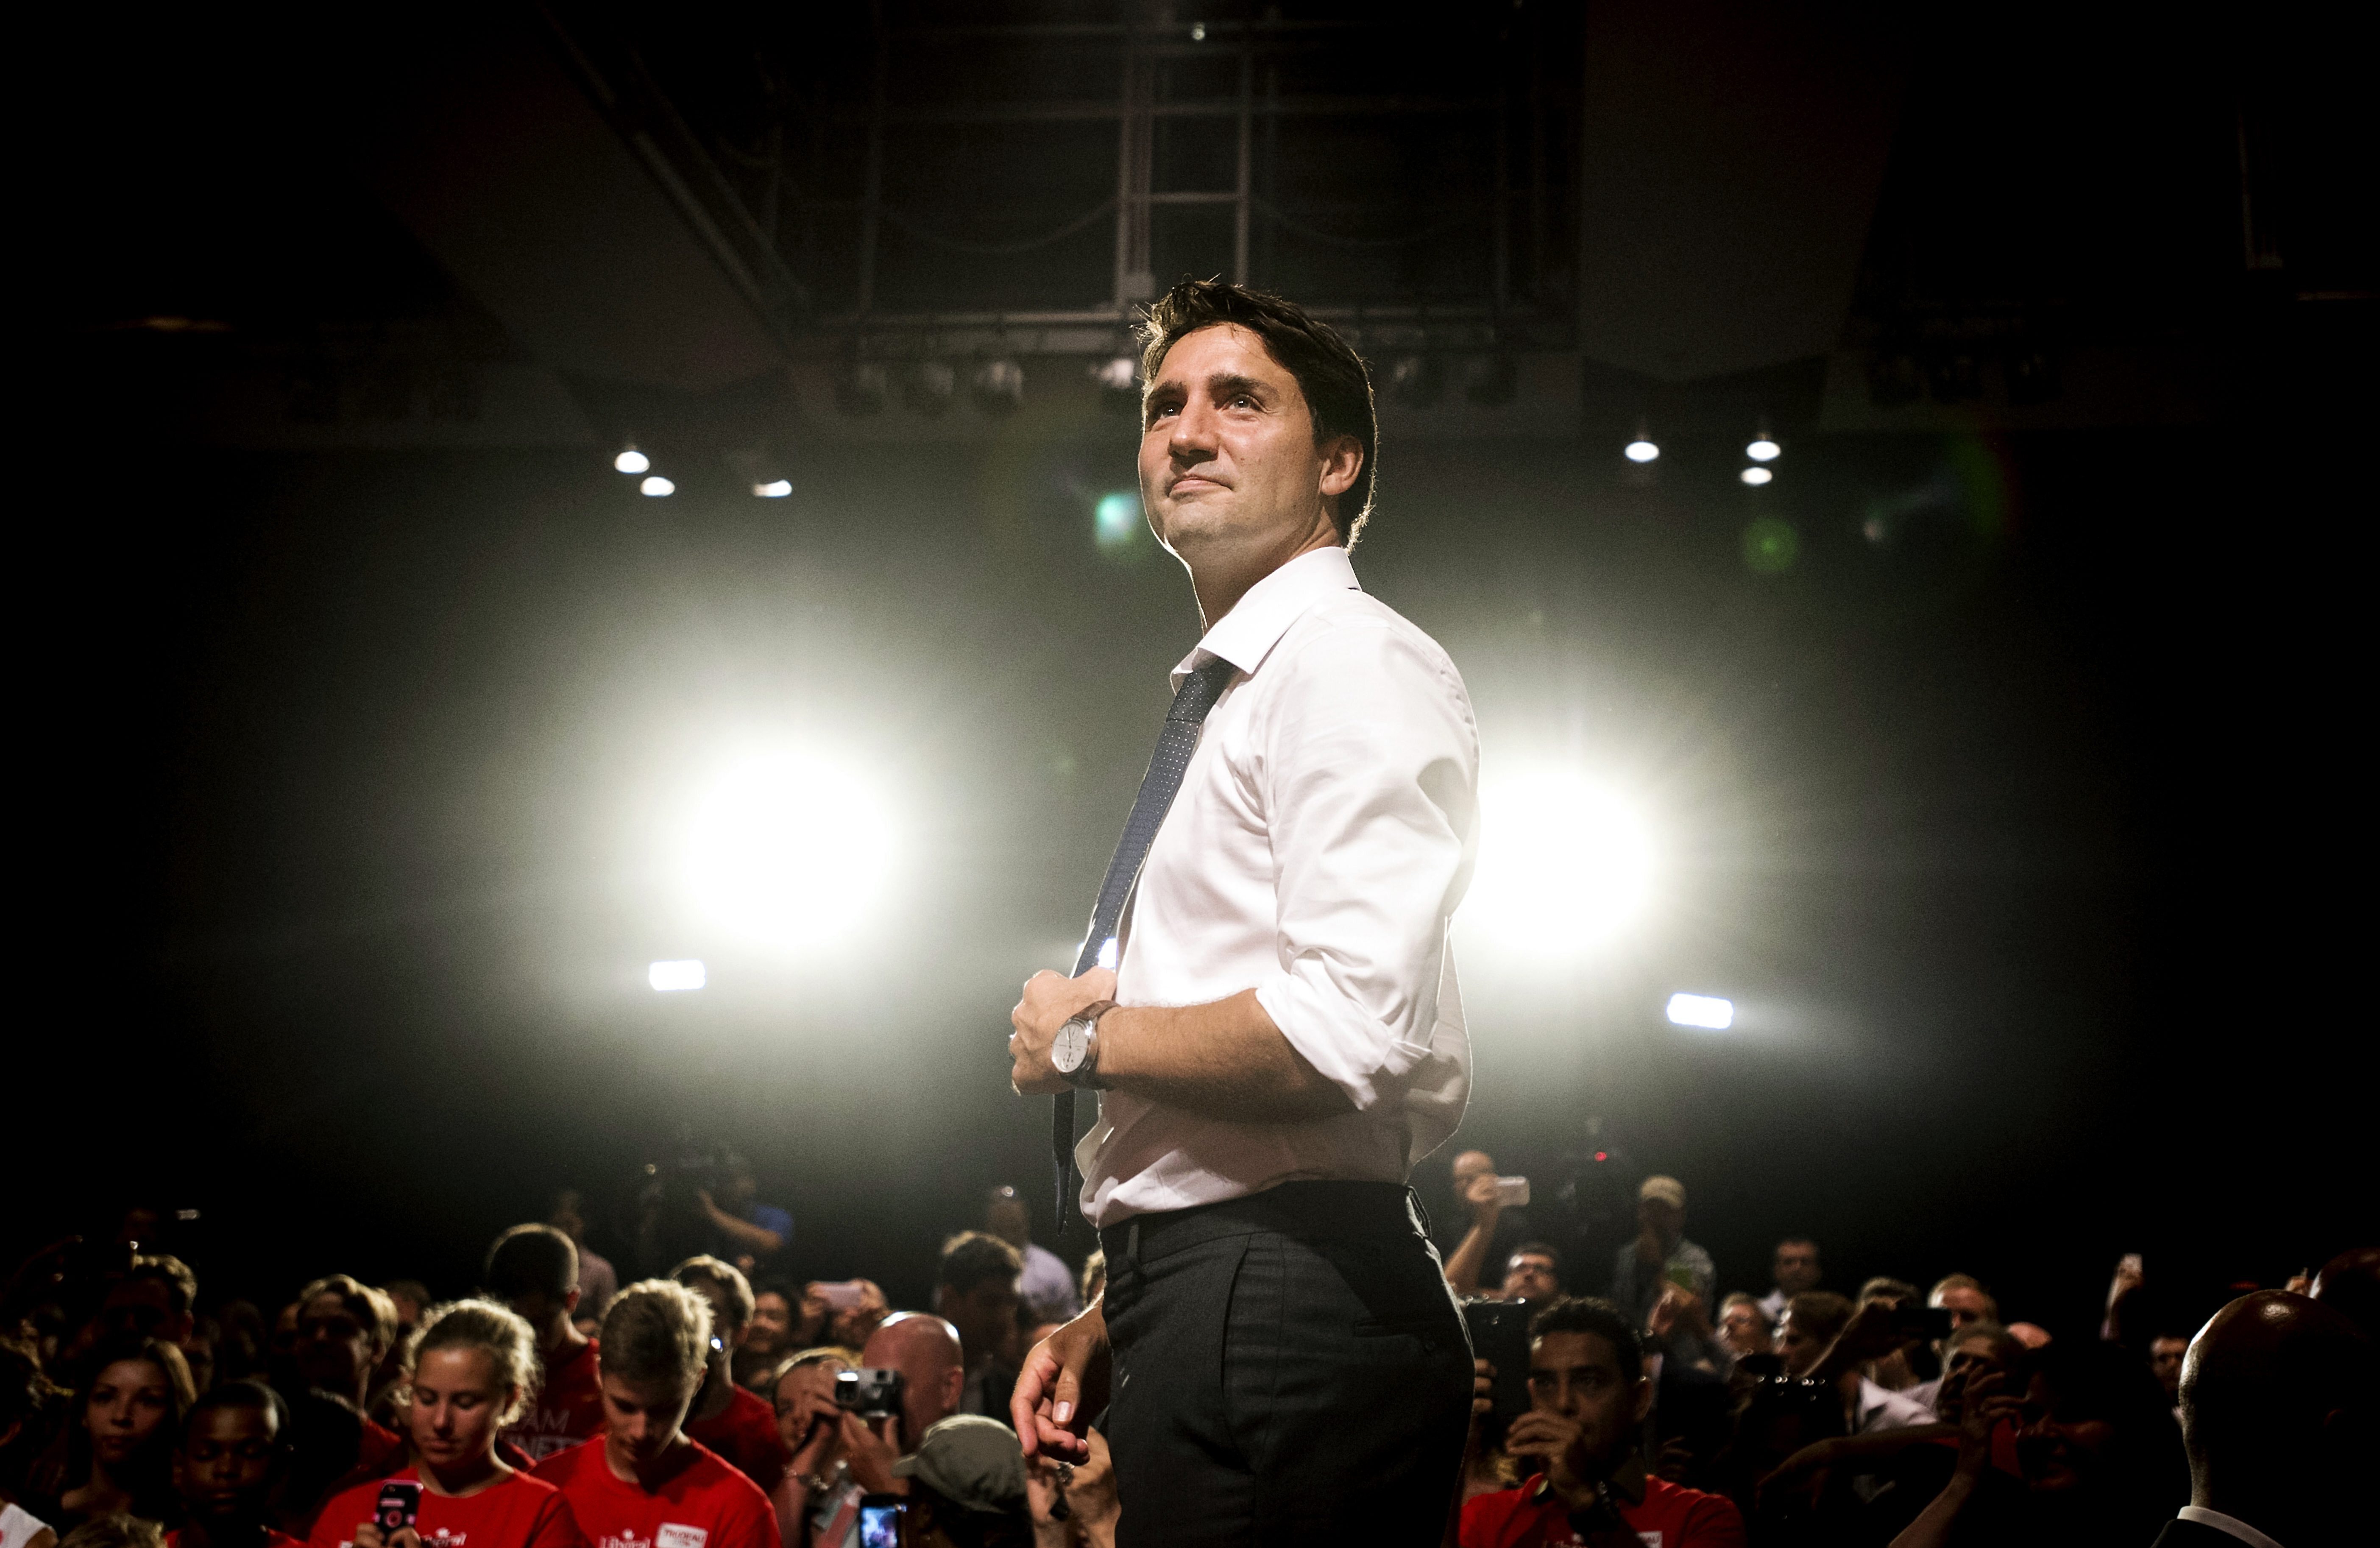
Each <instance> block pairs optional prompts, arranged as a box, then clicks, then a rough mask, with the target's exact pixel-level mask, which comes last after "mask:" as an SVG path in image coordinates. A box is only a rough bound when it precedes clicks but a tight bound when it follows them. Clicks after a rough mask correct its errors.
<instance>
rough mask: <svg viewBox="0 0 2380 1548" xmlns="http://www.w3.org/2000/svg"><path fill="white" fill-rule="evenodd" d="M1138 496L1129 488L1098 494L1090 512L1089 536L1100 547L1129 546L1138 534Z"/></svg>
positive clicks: (1139, 528) (1139, 526)
mask: <svg viewBox="0 0 2380 1548" xmlns="http://www.w3.org/2000/svg"><path fill="white" fill-rule="evenodd" d="M1141 527H1142V522H1141V519H1140V496H1139V495H1138V494H1135V493H1133V492H1132V491H1130V490H1123V489H1118V490H1111V491H1110V492H1109V493H1108V494H1102V495H1100V496H1099V506H1098V508H1097V509H1095V510H1094V511H1093V512H1092V513H1091V536H1092V538H1093V539H1094V541H1096V542H1098V543H1099V546H1100V547H1101V548H1105V549H1117V548H1123V547H1126V546H1129V545H1130V544H1131V543H1132V542H1133V541H1134V540H1135V539H1136V538H1138V537H1139V536H1140V532H1141Z"/></svg>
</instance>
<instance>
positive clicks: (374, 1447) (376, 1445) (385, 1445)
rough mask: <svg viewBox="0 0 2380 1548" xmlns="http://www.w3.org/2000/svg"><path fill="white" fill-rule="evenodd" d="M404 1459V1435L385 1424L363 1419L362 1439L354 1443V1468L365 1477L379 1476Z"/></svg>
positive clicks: (401, 1462) (398, 1464)
mask: <svg viewBox="0 0 2380 1548" xmlns="http://www.w3.org/2000/svg"><path fill="white" fill-rule="evenodd" d="M404 1461H405V1437H403V1436H402V1435H399V1434H398V1433H397V1432H395V1431H394V1430H391V1429H390V1428H389V1427H388V1426H387V1425H385V1424H377V1423H374V1422H373V1421H372V1420H364V1433H363V1439H362V1440H360V1441H358V1443H357V1444H356V1468H357V1470H358V1471H359V1472H361V1473H362V1474H363V1475H364V1476H365V1477H366V1478H379V1477H382V1476H383V1474H385V1473H387V1472H388V1471H389V1469H393V1468H395V1467H398V1466H400V1465H402V1464H403V1463H404Z"/></svg>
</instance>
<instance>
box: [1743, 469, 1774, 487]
mask: <svg viewBox="0 0 2380 1548" xmlns="http://www.w3.org/2000/svg"><path fill="white" fill-rule="evenodd" d="M1776 476H1777V475H1776V474H1774V473H1772V472H1770V471H1769V470H1768V469H1766V468H1761V467H1757V466H1755V467H1751V468H1746V469H1744V470H1743V472H1741V473H1738V474H1737V475H1736V477H1737V478H1739V479H1742V480H1743V481H1744V482H1746V483H1748V484H1750V485H1752V487H1753V488H1755V489H1757V488H1759V487H1760V486H1761V485H1762V484H1764V483H1767V481H1769V480H1771V479H1773V478H1775V477H1776Z"/></svg>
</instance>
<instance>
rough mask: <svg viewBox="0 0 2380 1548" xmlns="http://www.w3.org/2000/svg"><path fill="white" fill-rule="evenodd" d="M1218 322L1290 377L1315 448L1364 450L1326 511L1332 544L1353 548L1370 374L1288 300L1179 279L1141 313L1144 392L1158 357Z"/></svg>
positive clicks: (1363, 485)
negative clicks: (1345, 444)
mask: <svg viewBox="0 0 2380 1548" xmlns="http://www.w3.org/2000/svg"><path fill="white" fill-rule="evenodd" d="M1219 323H1238V324H1239V325H1240V326H1241V327H1243V328H1245V329H1246V330H1247V331H1248V332H1250V333H1252V334H1254V335H1257V337H1258V338H1260V339H1262V340H1264V347H1265V350H1266V352H1267V353H1268V354H1269V355H1271V356H1272V358H1273V360H1275V361H1276V362H1277V363H1279V365H1280V366H1281V369H1282V370H1283V371H1286V372H1289V373H1290V375H1292V376H1293V377H1295V378H1296V379H1297V390H1298V391H1299V392H1301V393H1303V394H1305V410H1306V412H1307V413H1308V414H1309V415H1311V416H1312V417H1313V420H1314V444H1315V445H1318V446H1319V445H1322V444H1323V443H1325V442H1327V441H1330V440H1334V439H1336V438H1337V437H1339V436H1342V435H1352V436H1354V438H1355V440H1356V442H1357V444H1358V445H1361V446H1362V447H1363V448H1364V465H1363V466H1362V467H1361V468H1359V469H1356V472H1355V481H1354V483H1353V484H1351V485H1349V486H1348V489H1347V493H1346V494H1342V495H1341V496H1339V504H1338V506H1336V507H1335V508H1334V509H1333V510H1332V511H1331V513H1330V521H1331V525H1333V526H1335V527H1337V528H1338V529H1339V542H1340V546H1342V547H1343V548H1353V547H1354V546H1355V539H1356V538H1357V537H1358V536H1360V535H1361V534H1362V532H1363V530H1364V523H1365V522H1366V521H1368V520H1370V519H1371V515H1372V493H1373V484H1374V481H1375V472H1374V469H1375V467H1376V465H1377V463H1378V459H1379V453H1380V425H1379V416H1378V413H1377V412H1376V411H1375V409H1374V408H1373V403H1372V376H1371V372H1368V371H1366V369H1365V368H1364V358H1363V357H1362V356H1361V355H1358V354H1356V353H1355V351H1354V347H1353V346H1351V345H1349V344H1348V342H1347V341H1346V340H1345V339H1344V338H1342V337H1341V336H1340V335H1339V330H1338V329H1336V328H1334V327H1332V326H1331V325H1330V323H1325V322H1323V321H1321V320H1320V319H1318V318H1316V317H1312V316H1309V315H1308V314H1307V313H1306V311H1305V308H1304V307H1301V306H1299V305H1298V304H1297V303H1296V302H1294V301H1289V300H1283V299H1281V297H1279V296H1274V295H1270V294H1268V293H1267V292H1265V291H1262V290H1251V289H1249V288H1247V287H1246V286H1241V285H1232V284H1229V283H1227V282H1226V281H1223V280H1220V279H1185V280H1184V281H1183V282H1182V283H1181V284H1179V285H1177V286H1174V287H1173V288H1172V289H1171V290H1169V291H1167V292H1166V293H1165V295H1164V296H1163V297H1162V298H1161V299H1160V300H1159V301H1158V303H1157V304H1156V305H1155V306H1152V307H1150V308H1149V309H1148V319H1147V322H1146V323H1143V324H1142V325H1141V329H1140V344H1141V348H1140V377H1141V382H1142V384H1143V387H1144V390H1146V386H1147V384H1148V383H1150V382H1154V381H1156V380H1157V372H1158V368H1159V367H1160V366H1162V365H1163V364H1164V363H1165V355H1166V351H1168V350H1170V349H1172V347H1174V346H1175V345H1176V344H1178V343H1180V342H1181V341H1182V340H1183V338H1184V336H1186V335H1190V334H1194V333H1196V332H1197V331H1198V330H1199V329H1201V328H1211V327H1214V326H1216V325H1217V324H1219Z"/></svg>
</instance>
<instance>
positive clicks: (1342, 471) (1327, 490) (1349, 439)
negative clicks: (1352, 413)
mask: <svg viewBox="0 0 2380 1548" xmlns="http://www.w3.org/2000/svg"><path fill="white" fill-rule="evenodd" d="M1316 450H1318V451H1319V452H1320V453H1321V454H1322V486H1321V487H1322V493H1323V494H1327V495H1329V496H1330V498H1331V499H1334V500H1335V499H1337V498H1338V497H1339V496H1341V495H1342V494H1346V493H1347V492H1348V491H1349V490H1351V489H1353V488H1354V487H1355V476H1356V475H1357V474H1358V473H1361V472H1362V471H1363V470H1364V443H1363V442H1361V441H1358V440H1356V439H1355V437H1354V436H1353V435H1334V436H1332V437H1331V438H1330V440H1329V441H1328V442H1326V443H1324V444H1323V445H1320V446H1318V447H1317V448H1316Z"/></svg>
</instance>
